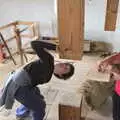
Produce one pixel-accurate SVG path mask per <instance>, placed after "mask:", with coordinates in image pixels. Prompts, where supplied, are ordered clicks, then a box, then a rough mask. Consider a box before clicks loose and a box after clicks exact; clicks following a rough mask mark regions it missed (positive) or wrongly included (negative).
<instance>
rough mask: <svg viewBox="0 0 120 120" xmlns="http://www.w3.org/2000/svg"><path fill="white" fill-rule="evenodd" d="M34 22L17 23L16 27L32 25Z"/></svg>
mask: <svg viewBox="0 0 120 120" xmlns="http://www.w3.org/2000/svg"><path fill="white" fill-rule="evenodd" d="M32 24H34V22H31V21H17V25H32Z"/></svg>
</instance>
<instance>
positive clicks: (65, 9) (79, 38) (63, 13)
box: [58, 0, 85, 60]
mask: <svg viewBox="0 0 120 120" xmlns="http://www.w3.org/2000/svg"><path fill="white" fill-rule="evenodd" d="M84 6H85V0H58V34H59V40H60V46H59V49H60V51H59V52H60V58H66V59H74V60H80V59H81V58H82V54H83V39H84Z"/></svg>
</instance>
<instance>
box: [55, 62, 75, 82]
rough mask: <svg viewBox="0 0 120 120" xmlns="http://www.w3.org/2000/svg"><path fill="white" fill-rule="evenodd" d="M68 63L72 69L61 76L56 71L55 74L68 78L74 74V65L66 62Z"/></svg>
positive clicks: (60, 77) (61, 77)
mask: <svg viewBox="0 0 120 120" xmlns="http://www.w3.org/2000/svg"><path fill="white" fill-rule="evenodd" d="M65 64H66V65H69V66H70V71H69V72H68V73H65V74H63V75H62V76H59V75H58V74H56V73H54V75H55V76H56V77H57V78H59V79H64V80H67V79H69V78H70V77H71V76H72V75H73V74H74V69H75V68H74V66H73V65H72V64H70V63H65Z"/></svg>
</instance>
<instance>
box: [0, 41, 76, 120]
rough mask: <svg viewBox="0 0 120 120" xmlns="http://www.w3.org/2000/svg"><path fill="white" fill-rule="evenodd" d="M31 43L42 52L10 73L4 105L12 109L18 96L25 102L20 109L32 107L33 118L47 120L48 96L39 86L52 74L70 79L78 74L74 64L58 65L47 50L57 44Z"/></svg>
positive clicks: (0, 101)
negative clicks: (75, 71) (46, 101)
mask: <svg viewBox="0 0 120 120" xmlns="http://www.w3.org/2000/svg"><path fill="white" fill-rule="evenodd" d="M31 46H32V48H33V49H34V51H35V52H36V54H37V55H38V57H39V59H38V60H35V61H33V62H31V63H29V64H27V65H26V66H24V67H23V68H21V69H18V70H16V71H15V72H14V73H13V74H11V75H10V77H9V79H8V80H7V82H6V85H5V86H4V89H3V94H2V96H1V98H0V105H1V106H2V105H4V106H5V108H6V109H11V108H12V106H13V103H14V99H16V100H17V101H18V102H20V103H21V104H22V107H21V108H18V109H17V112H19V110H25V112H29V111H30V110H31V111H32V117H33V120H43V117H44V115H45V108H46V103H45V101H44V97H43V96H42V95H41V94H40V91H39V89H38V88H37V87H36V86H37V85H39V84H45V83H47V82H49V81H50V79H51V76H52V74H54V75H55V76H56V77H58V78H60V79H64V80H66V79H68V78H70V77H71V76H72V75H73V74H74V66H73V65H72V64H70V63H58V64H55V65H54V58H53V56H52V55H51V54H50V53H49V52H48V51H47V49H48V50H49V49H51V46H52V48H53V47H56V46H55V45H53V44H51V43H46V42H43V41H32V42H31Z"/></svg>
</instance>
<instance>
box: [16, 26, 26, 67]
mask: <svg viewBox="0 0 120 120" xmlns="http://www.w3.org/2000/svg"><path fill="white" fill-rule="evenodd" d="M14 33H15V37H16V42H17V49H18V53H19V54H20V59H21V65H23V64H24V59H23V55H24V54H23V50H22V41H21V37H20V31H19V29H17V28H15V29H14Z"/></svg>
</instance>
